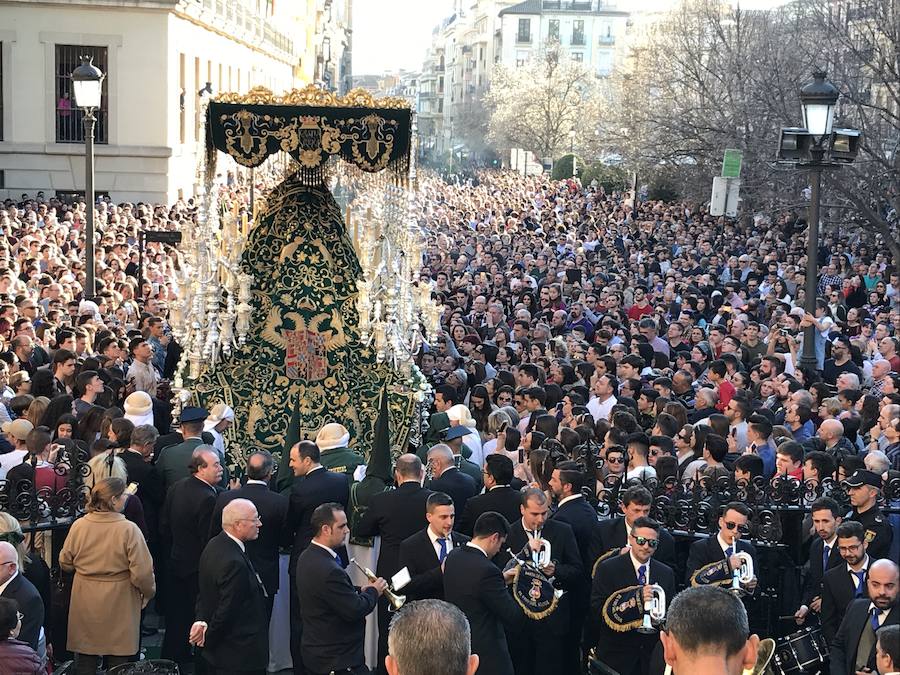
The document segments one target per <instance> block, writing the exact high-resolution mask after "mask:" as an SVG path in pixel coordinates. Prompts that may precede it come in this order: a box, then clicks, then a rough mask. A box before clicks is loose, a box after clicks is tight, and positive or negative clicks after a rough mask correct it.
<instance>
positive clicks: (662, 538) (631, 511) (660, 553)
mask: <svg viewBox="0 0 900 675" xmlns="http://www.w3.org/2000/svg"><path fill="white" fill-rule="evenodd" d="M652 505H653V495H651V494H650V490H648V489H647V488H645V487H644V486H642V485H632V486H631V487H630V488H628V489H627V490H625V492H624V493H623V494H622V515H621V516H616V517H615V518H608V519H607V520H603V521H601V522H600V525H599V526H598V528H597V530H598V535H599V538H600V554H601V557H602V555H604V554H606V553H609V552H610V551H614V550H616V549H618V550H619V551H620V552H621V553H622V554H623V555H624V554H625V553H627V551H626V550H624V548H625V547H627V546H628V545H629V536H630V534H631V532H632V530H633V529H634V526H635V523H636V522H637V521H638V520H639V519H640V518H647V517H649V516H650V507H651V506H652ZM658 535H659V536H658V537H657V538H658V539H659V550H657V551H656V556H655V557H656V559H657V560H659V561H661V562H664V563H665V564H666V565H669V566H670V567H673V566H674V564H675V540H674V539H673V538H672V535H671V534H669V531H668V530H666V529H665V528H660V530H659V532H658Z"/></svg>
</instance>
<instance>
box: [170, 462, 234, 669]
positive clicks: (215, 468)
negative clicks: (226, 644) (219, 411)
mask: <svg viewBox="0 0 900 675" xmlns="http://www.w3.org/2000/svg"><path fill="white" fill-rule="evenodd" d="M189 470H190V472H191V474H192V475H191V476H190V477H188V478H184V479H182V480H180V481H178V482H177V483H175V485H173V486H172V489H171V490H169V494H168V495H166V502H165V504H164V505H163V510H162V514H161V517H160V532H161V535H162V537H163V539H164V540H166V541H167V542H168V543H169V560H168V565H167V578H166V588H167V589H168V593H169V597H168V598H167V600H166V612H165V617H166V633H165V636H164V637H163V643H162V652H161V653H162V657H163V658H164V659H169V660H171V661H177V662H178V663H179V664H182V665H183V664H186V663H188V662H189V661H190V658H191V650H190V645H189V644H188V640H187V638H188V633H189V632H190V628H191V624H192V623H193V621H194V611H195V605H196V602H197V592H198V588H199V586H198V584H199V577H198V575H199V569H200V556H201V554H202V553H203V548H204V547H205V546H206V542H207V541H209V523H210V521H211V520H212V513H213V509H214V508H215V506H216V495H217V494H218V490H217V489H216V487H215V486H216V484H217V483H218V482H219V480H220V479H221V478H222V465H221V464H220V463H219V453H218V452H216V451H215V449H214V448H213V447H212V446H209V445H201V446H198V447H197V448H196V450H194V454H193V456H192V457H191V462H190V464H189Z"/></svg>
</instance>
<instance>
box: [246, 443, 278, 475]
mask: <svg viewBox="0 0 900 675" xmlns="http://www.w3.org/2000/svg"><path fill="white" fill-rule="evenodd" d="M274 468H275V460H274V459H272V453H270V452H269V451H268V450H257V451H256V452H254V453H253V454H252V455H250V457H249V458H247V478H249V479H250V480H268V479H269V478H271V476H272V471H273V469H274Z"/></svg>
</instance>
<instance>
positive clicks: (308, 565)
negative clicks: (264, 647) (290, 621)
mask: <svg viewBox="0 0 900 675" xmlns="http://www.w3.org/2000/svg"><path fill="white" fill-rule="evenodd" d="M335 475H339V476H343V477H344V478H346V476H345V475H344V474H335ZM311 522H312V527H313V529H314V533H315V536H314V537H313V539H312V542H311V543H310V545H309V546H308V547H307V549H306V550H305V551H304V552H303V553H302V554H301V555H300V558H299V559H298V560H297V580H298V582H299V583H298V588H297V591H298V593H299V594H300V610H301V614H302V617H301V618H302V620H303V636H302V643H301V647H300V651H301V653H302V658H303V667H304V668H305V669H306V671H307V672H308V673H310V675H325V674H326V673H331V672H332V671H334V672H339V673H344V672H350V673H354V674H356V673H359V674H360V675H362V673H368V672H369V670H368V669H367V668H366V665H365V661H366V655H365V649H364V644H363V643H364V638H365V631H366V616H368V615H369V614H370V613H371V612H372V610H373V609H375V604H376V602H377V601H378V598H379V597H380V596H381V594H382V593H384V591H385V589H386V588H387V582H386V581H385V580H384V579H382V578H381V577H379V578H377V579H376V580H375V581H373V582H371V583H369V584H366V585H365V586H363V587H362V588H355V587H354V586H353V583H352V582H351V581H350V577H349V576H348V575H347V572H346V571H345V570H344V569H343V567H342V565H341V563H340V561H339V560H338V557H337V553H336V550H337V549H338V548H339V547H341V546H342V545H343V543H344V541H345V539H346V538H347V535H348V533H349V532H350V529H349V528H348V527H347V514H346V513H345V512H344V509H343V507H342V506H341V505H340V504H336V503H329V504H322V505H321V506H319V507H318V508H316V509H315V511H314V512H313V515H312V520H311ZM296 667H297V663H296V662H295V663H294V668H295V669H296Z"/></svg>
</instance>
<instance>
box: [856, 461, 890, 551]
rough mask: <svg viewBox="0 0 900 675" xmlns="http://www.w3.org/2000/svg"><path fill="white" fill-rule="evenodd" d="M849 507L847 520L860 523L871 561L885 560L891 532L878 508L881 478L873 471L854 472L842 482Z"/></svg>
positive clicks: (888, 524) (888, 549)
mask: <svg viewBox="0 0 900 675" xmlns="http://www.w3.org/2000/svg"><path fill="white" fill-rule="evenodd" d="M844 487H845V488H847V494H848V495H849V497H850V505H851V506H852V507H853V510H852V511H851V512H850V514H849V515H848V516H847V520H855V521H856V522H858V523H862V526H863V528H865V531H866V541H867V542H868V544H869V556H870V557H871V558H872V560H878V558H886V557H888V555H889V554H890V553H889V552H890V548H891V539H893V532H892V531H891V524H890V523H889V522H888V521H887V518H885V517H884V513H882V512H881V509H880V508H878V497H879V495H880V494H881V476H879V475H878V474H877V473H875V472H873V471H865V470H859V471H855V472H854V473H853V475H852V476H850V478H848V479H847V480H845V481H844Z"/></svg>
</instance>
